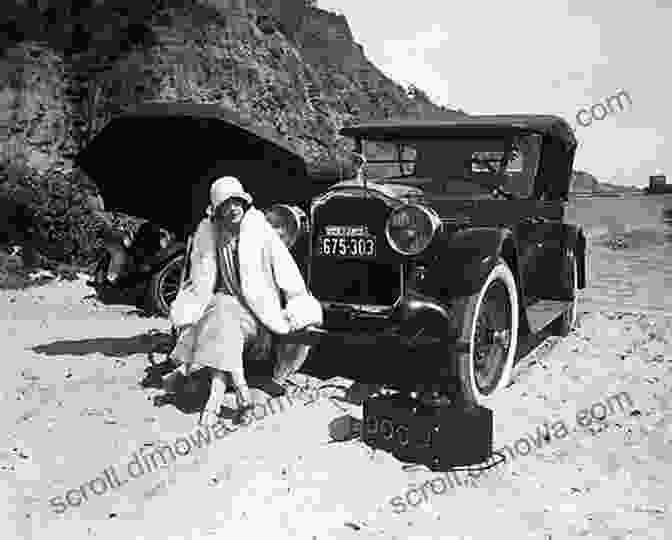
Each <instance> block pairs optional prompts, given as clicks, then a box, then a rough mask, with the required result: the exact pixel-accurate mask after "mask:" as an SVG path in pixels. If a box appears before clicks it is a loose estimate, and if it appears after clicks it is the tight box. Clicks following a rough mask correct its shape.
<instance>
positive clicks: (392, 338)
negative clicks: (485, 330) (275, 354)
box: [279, 326, 469, 352]
mask: <svg viewBox="0 0 672 540" xmlns="http://www.w3.org/2000/svg"><path fill="white" fill-rule="evenodd" d="M279 340H280V341H281V342H282V343H297V344H303V345H317V344H329V343H334V344H341V345H381V346H385V345H387V346H403V347H411V348H415V347H422V346H431V345H444V346H445V347H446V348H447V350H448V351H454V352H468V351H469V344H468V343H466V342H461V341H449V340H444V339H441V338H438V337H433V336H422V335H419V336H407V335H404V334H401V333H398V332H374V333H362V332H344V331H335V330H327V329H325V328H320V327H317V326H309V327H308V328H305V329H303V330H299V331H297V332H293V333H291V334H287V335H283V336H280V337H279Z"/></svg>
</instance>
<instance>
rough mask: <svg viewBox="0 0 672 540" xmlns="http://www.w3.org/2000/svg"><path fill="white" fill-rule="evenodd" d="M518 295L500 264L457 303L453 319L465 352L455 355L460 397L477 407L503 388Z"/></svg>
mask: <svg viewBox="0 0 672 540" xmlns="http://www.w3.org/2000/svg"><path fill="white" fill-rule="evenodd" d="M518 309H519V307H518V292H517V288H516V282H515V278H514V276H513V274H512V272H511V270H510V268H509V266H508V265H507V264H506V262H505V261H504V260H500V261H499V262H498V263H497V264H496V265H495V266H494V268H493V269H492V270H491V271H490V273H489V274H488V276H487V278H486V279H485V282H484V283H483V285H482V286H481V289H480V290H479V291H478V293H476V294H474V295H471V296H468V297H463V298H460V299H458V301H457V302H456V315H457V317H458V321H460V323H459V327H460V328H461V335H460V339H461V341H464V342H467V343H468V344H469V351H468V352H464V353H461V354H459V355H458V358H457V371H458V379H459V384H460V393H461V394H462V397H463V399H464V400H465V401H469V402H474V403H481V402H483V401H484V400H486V399H487V398H488V397H489V396H491V395H492V394H493V393H494V392H495V391H496V390H498V389H501V388H503V387H505V386H507V385H508V384H509V382H510V380H511V372H512V370H513V363H514V360H515V355H516V349H517V345H518V326H519V311H518Z"/></svg>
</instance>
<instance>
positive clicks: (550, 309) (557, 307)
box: [525, 300, 572, 333]
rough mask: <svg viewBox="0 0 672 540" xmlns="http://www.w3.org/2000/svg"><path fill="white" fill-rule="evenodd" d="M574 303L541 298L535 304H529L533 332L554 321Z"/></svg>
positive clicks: (528, 309) (528, 315)
mask: <svg viewBox="0 0 672 540" xmlns="http://www.w3.org/2000/svg"><path fill="white" fill-rule="evenodd" d="M571 305H572V303H571V302H569V301H562V300H539V301H538V302H535V303H534V304H531V305H529V306H527V308H525V309H526V311H527V319H528V321H529V322H530V328H531V329H532V332H534V333H537V332H539V330H541V329H542V328H544V327H545V326H547V325H548V324H549V323H551V322H553V321H554V320H555V319H556V318H558V317H559V316H560V315H562V313H564V312H565V311H567V310H568V309H569V308H570V307H571Z"/></svg>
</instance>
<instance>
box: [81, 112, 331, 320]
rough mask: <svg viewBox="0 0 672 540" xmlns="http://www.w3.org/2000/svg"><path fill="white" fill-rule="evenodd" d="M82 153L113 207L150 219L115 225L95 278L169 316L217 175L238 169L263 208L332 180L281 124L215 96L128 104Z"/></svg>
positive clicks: (100, 285) (305, 195)
mask: <svg viewBox="0 0 672 540" xmlns="http://www.w3.org/2000/svg"><path fill="white" fill-rule="evenodd" d="M76 162H77V165H78V166H79V167H80V168H81V170H83V171H84V172H85V173H86V174H87V175H88V176H89V177H90V178H91V179H92V180H93V181H94V182H95V183H96V184H97V186H98V188H99V190H100V193H101V195H102V198H103V202H104V204H105V208H106V210H115V211H121V212H124V213H125V214H128V215H130V216H135V217H138V218H142V219H146V220H148V221H147V222H146V223H144V224H143V225H142V226H141V227H140V229H139V230H138V231H137V232H136V234H135V235H134V236H131V235H130V234H123V233H119V232H117V231H108V234H107V235H106V238H105V248H106V250H105V252H104V253H103V256H102V257H101V258H100V261H99V264H98V268H97V271H96V272H95V274H96V275H95V276H94V279H93V280H92V282H91V285H93V286H94V287H95V288H96V290H97V291H98V293H99V294H100V295H101V296H104V295H105V294H106V293H110V292H114V291H113V290H115V289H117V290H120V291H119V292H123V291H126V290H129V291H139V292H141V294H139V295H138V297H139V298H138V300H140V302H141V303H142V305H143V307H145V308H146V309H148V310H149V311H151V312H155V313H157V314H160V315H163V316H165V315H167V314H168V311H169V306H170V304H171V303H172V301H173V300H174V299H175V296H176V295H177V291H178V287H179V284H180V279H181V276H182V271H183V267H184V261H185V253H186V250H187V239H188V237H189V235H190V234H191V233H192V232H193V231H194V228H195V226H196V224H197V223H198V221H199V220H200V219H201V218H202V217H203V212H204V209H205V207H206V206H207V204H208V192H209V187H210V183H211V182H212V180H214V179H215V178H216V177H217V176H218V175H235V176H237V177H239V178H240V179H241V181H243V182H244V183H245V185H246V186H248V187H249V189H250V190H251V191H252V192H253V193H254V194H255V203H256V204H257V205H259V207H260V208H270V207H271V206H273V202H274V201H279V200H281V199H284V198H288V199H289V200H293V201H294V200H301V201H303V200H309V199H310V198H311V196H313V195H316V194H317V193H319V192H320V191H321V190H323V189H324V184H320V183H316V182H314V181H311V180H310V178H309V170H308V168H307V167H306V163H305V161H304V160H303V158H302V157H301V156H300V155H299V154H298V153H297V152H296V151H295V150H294V149H292V148H291V147H290V146H289V145H288V144H287V143H286V142H285V141H284V140H282V139H281V138H280V137H279V136H278V135H277V134H275V133H274V132H273V131H272V130H269V129H264V128H261V127H259V126H257V125H254V122H253V121H252V119H251V118H248V117H246V116H244V115H241V114H239V113H236V112H235V111H233V110H231V109H228V108H225V107H221V106H219V105H216V104H192V103H168V102H145V103H142V104H139V105H136V106H133V107H129V108H128V109H127V110H125V111H124V112H123V113H122V114H120V115H118V116H117V117H115V118H113V119H112V120H111V121H110V122H109V123H108V124H107V125H106V126H105V127H104V128H103V129H102V130H101V132H100V133H98V134H97V135H96V136H95V137H94V139H93V140H92V141H91V142H90V144H89V145H87V147H86V148H84V149H83V151H82V152H80V154H79V155H78V156H77V160H76ZM322 172H323V173H324V171H322ZM323 176H324V175H323ZM325 178H332V183H333V175H331V176H330V175H329V174H327V176H326V177H323V178H322V179H321V181H322V182H325V181H328V180H325ZM278 211H279V212H280V213H282V212H285V211H286V209H285V208H284V207H282V208H279V209H278ZM109 278H112V279H109ZM122 290H123V291H122ZM108 296H109V297H114V296H115V295H113V294H108Z"/></svg>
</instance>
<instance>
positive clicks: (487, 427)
mask: <svg viewBox="0 0 672 540" xmlns="http://www.w3.org/2000/svg"><path fill="white" fill-rule="evenodd" d="M492 429H493V424H492V411H491V410H490V409H488V408H486V407H481V406H477V405H474V406H470V407H466V406H461V405H460V406H457V405H450V406H445V405H442V406H437V405H428V404H425V403H422V402H421V401H419V400H417V399H412V398H410V397H404V396H400V395H393V396H377V397H372V398H370V399H368V400H366V401H365V402H364V421H363V425H362V441H364V443H365V444H367V445H369V446H371V447H372V448H378V449H381V450H385V451H388V452H390V453H391V454H393V455H394V456H395V457H396V458H397V459H399V460H400V461H403V462H406V463H419V464H423V465H426V466H427V467H429V468H430V469H432V470H448V469H450V468H452V467H456V466H465V465H475V464H478V463H483V462H485V461H487V460H488V459H489V458H490V457H491V456H492Z"/></svg>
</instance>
